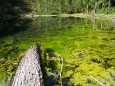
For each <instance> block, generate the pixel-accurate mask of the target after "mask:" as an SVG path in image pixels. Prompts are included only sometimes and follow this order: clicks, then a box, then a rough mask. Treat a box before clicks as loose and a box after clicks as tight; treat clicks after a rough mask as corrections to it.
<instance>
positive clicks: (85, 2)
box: [0, 0, 115, 15]
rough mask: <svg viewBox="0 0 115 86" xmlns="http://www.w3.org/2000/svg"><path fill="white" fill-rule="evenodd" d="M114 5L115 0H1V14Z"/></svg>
mask: <svg viewBox="0 0 115 86" xmlns="http://www.w3.org/2000/svg"><path fill="white" fill-rule="evenodd" d="M114 6H115V0H0V15H5V14H20V13H22V14H25V13H27V12H30V11H31V12H33V13H37V14H60V13H70V14H73V13H83V12H86V13H88V12H96V11H97V9H102V10H103V9H105V8H111V7H114Z"/></svg>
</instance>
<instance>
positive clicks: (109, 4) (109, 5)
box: [108, 0, 111, 8]
mask: <svg viewBox="0 0 115 86" xmlns="http://www.w3.org/2000/svg"><path fill="white" fill-rule="evenodd" d="M110 7H111V0H109V2H108V8H110Z"/></svg>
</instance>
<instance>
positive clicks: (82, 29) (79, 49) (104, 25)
mask: <svg viewBox="0 0 115 86" xmlns="http://www.w3.org/2000/svg"><path fill="white" fill-rule="evenodd" d="M24 21H25V20H24ZM25 25H26V26H24V25H22V26H21V24H20V23H19V25H18V27H19V26H20V28H21V29H20V30H19V29H18V32H16V33H15V32H13V31H12V32H11V33H10V34H5V35H4V36H1V37H0V86H4V85H5V86H6V85H8V84H9V83H10V81H11V78H12V76H13V74H14V72H15V70H16V68H17V65H18V62H19V60H20V58H21V56H22V55H23V54H24V52H25V51H26V50H27V49H28V48H29V47H30V46H32V45H33V44H35V43H40V44H41V50H42V58H43V66H44V67H45V70H46V74H47V75H46V80H47V81H48V80H49V81H48V82H47V83H48V85H49V86H53V85H56V84H60V82H62V84H63V86H74V85H76V86H98V85H100V84H99V82H101V83H102V84H104V85H107V84H109V85H110V86H114V84H115V46H114V44H115V25H114V24H112V23H111V22H107V21H104V20H90V19H82V18H74V17H66V18H64V17H62V18H61V17H38V18H35V19H33V20H31V21H30V22H28V23H26V24H25ZM12 28H13V27H12ZM15 28H16V26H15ZM22 29H23V30H22ZM56 53H57V54H59V55H60V56H62V57H63V59H64V63H63V70H62V81H60V79H59V72H60V68H61V62H60V59H59V58H57V56H56ZM95 79H96V80H97V81H96V80H95Z"/></svg>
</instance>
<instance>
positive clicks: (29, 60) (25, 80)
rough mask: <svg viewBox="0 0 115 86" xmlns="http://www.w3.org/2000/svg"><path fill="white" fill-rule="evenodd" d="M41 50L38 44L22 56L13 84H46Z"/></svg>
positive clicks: (27, 85) (38, 85) (25, 85)
mask: <svg viewBox="0 0 115 86" xmlns="http://www.w3.org/2000/svg"><path fill="white" fill-rule="evenodd" d="M39 50H40V46H39V45H38V44H36V45H34V46H33V47H31V48H29V49H28V50H27V51H26V53H25V54H24V55H23V56H22V59H21V61H20V62H19V65H18V68H17V70H16V73H15V75H14V77H13V81H12V84H11V86H44V83H43V73H42V69H41V62H40V59H41V56H40V51H39Z"/></svg>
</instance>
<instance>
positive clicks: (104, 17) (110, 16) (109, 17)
mask: <svg viewBox="0 0 115 86" xmlns="http://www.w3.org/2000/svg"><path fill="white" fill-rule="evenodd" d="M37 17H79V18H94V19H101V20H108V21H111V22H113V23H115V13H114V14H83V13H78V14H59V15H50V14H46V15H38V14H26V15H23V16H22V18H37Z"/></svg>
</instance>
